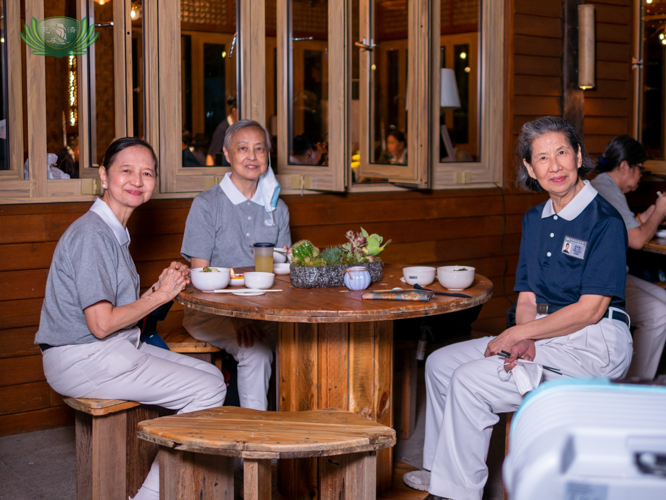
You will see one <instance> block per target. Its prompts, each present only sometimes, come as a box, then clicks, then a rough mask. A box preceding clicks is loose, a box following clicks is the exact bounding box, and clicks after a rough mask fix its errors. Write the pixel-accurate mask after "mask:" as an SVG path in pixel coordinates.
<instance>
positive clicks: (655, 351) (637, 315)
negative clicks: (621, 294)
mask: <svg viewBox="0 0 666 500" xmlns="http://www.w3.org/2000/svg"><path fill="white" fill-rule="evenodd" d="M625 296H626V302H627V304H626V305H627V313H629V316H631V325H632V326H634V327H636V329H635V330H634V357H633V358H632V361H631V366H630V367H629V375H630V376H634V377H641V378H646V379H653V378H654V377H655V375H656V374H657V368H658V367H659V359H660V358H661V353H662V351H663V350H664V341H666V290H664V289H663V288H661V287H660V286H657V285H655V284H653V283H650V282H648V281H645V280H642V279H640V278H637V277H636V276H632V275H630V274H628V275H627V287H626V289H625Z"/></svg>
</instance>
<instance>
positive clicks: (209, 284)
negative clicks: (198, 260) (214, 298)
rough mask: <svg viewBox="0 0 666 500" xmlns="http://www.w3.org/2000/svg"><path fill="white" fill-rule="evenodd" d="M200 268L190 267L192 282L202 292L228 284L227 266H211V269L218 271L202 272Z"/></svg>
mask: <svg viewBox="0 0 666 500" xmlns="http://www.w3.org/2000/svg"><path fill="white" fill-rule="evenodd" d="M202 269H203V267H195V268H194V269H190V277H191V279H192V284H193V285H194V286H195V287H197V288H198V289H199V290H201V291H202V292H210V291H212V290H219V289H221V288H224V287H226V286H227V285H228V284H229V268H228V267H211V269H217V271H218V272H214V271H213V272H210V273H204V272H203V271H202Z"/></svg>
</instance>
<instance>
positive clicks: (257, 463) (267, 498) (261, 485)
mask: <svg viewBox="0 0 666 500" xmlns="http://www.w3.org/2000/svg"><path fill="white" fill-rule="evenodd" d="M243 482H244V485H245V488H244V498H245V500H271V461H270V459H268V460H253V459H250V458H246V459H245V460H244V462H243Z"/></svg>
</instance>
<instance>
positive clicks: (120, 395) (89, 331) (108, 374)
mask: <svg viewBox="0 0 666 500" xmlns="http://www.w3.org/2000/svg"><path fill="white" fill-rule="evenodd" d="M156 175H157V159H156V157H155V153H154V152H153V149H152V148H151V147H150V145H149V144H148V143H146V142H145V141H143V140H142V139H138V138H135V137H126V138H123V139H118V140H117V141H115V142H113V143H112V144H111V145H110V146H109V149H107V151H106V153H105V154H104V158H103V160H102V164H101V165H100V167H99V176H100V179H101V181H102V188H103V189H104V194H103V195H102V197H101V198H100V199H98V200H97V201H95V203H93V205H92V207H91V208H90V210H89V211H88V212H87V213H86V214H84V215H83V216H82V217H80V218H79V219H78V220H76V221H75V222H74V223H73V224H72V225H71V226H69V228H68V229H67V230H66V231H65V233H64V234H63V235H62V238H60V241H59V242H58V245H57V247H56V249H55V253H54V255H53V261H52V262H51V268H50V270H49V277H48V280H47V283H46V294H45V297H44V303H43V305H42V314H41V318H40V322H39V330H38V331H37V336H36V338H35V343H36V344H39V347H40V348H41V350H42V353H43V356H42V362H43V364H44V374H45V375H46V380H47V381H48V383H49V385H50V386H51V387H52V388H53V390H55V391H56V392H58V393H59V394H61V395H63V396H68V397H72V398H99V399H124V400H130V401H137V402H139V403H142V404H147V405H158V406H163V407H165V408H170V409H172V410H178V413H184V412H191V411H195V410H204V409H207V408H213V407H216V406H221V405H222V403H223V402H224V398H225V395H226V391H227V388H226V385H225V383H224V378H223V376H222V374H221V373H220V371H219V370H218V369H217V368H216V367H215V366H214V365H211V364H210V363H206V362H204V361H201V360H198V359H193V358H190V357H188V356H184V355H182V354H177V353H174V352H171V351H168V350H165V349H160V348H158V347H155V346H152V345H148V344H145V343H142V342H141V340H140V335H141V331H140V329H139V328H138V327H137V326H136V325H137V322H138V321H140V320H141V319H142V318H144V317H145V316H147V315H148V313H150V312H152V311H154V310H155V309H157V308H158V307H160V306H161V305H163V304H165V303H167V302H170V301H171V300H173V298H174V297H175V296H176V295H178V293H179V292H181V291H182V290H184V289H185V285H186V284H187V283H188V282H189V279H188V275H189V269H188V268H187V266H185V265H183V264H180V263H178V262H172V263H171V265H170V266H169V267H168V268H166V269H164V270H163V271H162V273H161V274H160V276H159V278H158V280H157V281H156V282H155V284H154V285H153V286H152V287H150V288H148V290H146V291H145V292H144V293H143V294H142V295H141V296H139V275H138V274H137V272H136V267H135V266H134V261H133V260H132V256H131V255H130V253H129V250H128V247H129V242H130V236H129V232H128V231H127V221H128V219H129V218H130V216H131V215H132V212H134V210H135V209H136V208H137V207H139V206H140V205H142V204H144V203H145V202H147V201H148V200H149V199H150V197H151V196H152V194H153V191H154V189H155V182H156ZM158 467H159V465H158V461H157V459H155V461H154V462H153V465H152V467H151V469H150V472H149V473H148V477H147V478H146V480H145V481H144V483H143V486H142V487H141V489H140V490H139V492H138V493H137V495H136V497H134V498H135V500H136V499H140V500H146V499H151V500H152V499H154V500H157V499H159V469H158Z"/></svg>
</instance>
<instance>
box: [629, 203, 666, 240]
mask: <svg viewBox="0 0 666 500" xmlns="http://www.w3.org/2000/svg"><path fill="white" fill-rule="evenodd" d="M664 217H666V196H661V197H659V198H657V201H656V202H655V204H654V205H652V206H651V207H650V208H648V209H647V210H646V211H645V212H643V213H642V214H639V215H638V217H637V219H638V222H640V223H641V225H640V226H638V227H635V228H633V229H630V230H629V231H627V236H628V238H629V248H633V249H634V250H640V249H641V248H643V247H644V246H645V244H646V243H647V242H648V241H650V240H651V239H652V237H653V236H654V233H656V232H657V228H658V227H659V224H661V222H662V221H663V220H664Z"/></svg>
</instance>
